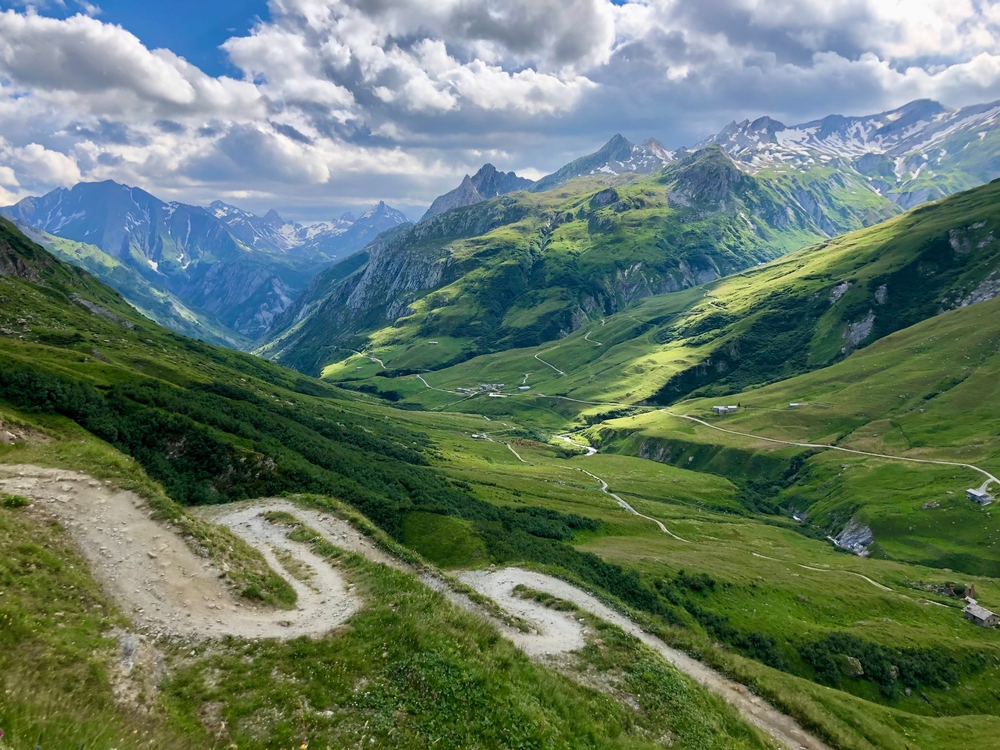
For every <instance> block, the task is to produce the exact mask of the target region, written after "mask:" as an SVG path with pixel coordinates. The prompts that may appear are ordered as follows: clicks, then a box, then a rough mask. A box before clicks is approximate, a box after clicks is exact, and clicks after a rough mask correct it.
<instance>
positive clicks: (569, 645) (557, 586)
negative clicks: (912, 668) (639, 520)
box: [461, 568, 830, 750]
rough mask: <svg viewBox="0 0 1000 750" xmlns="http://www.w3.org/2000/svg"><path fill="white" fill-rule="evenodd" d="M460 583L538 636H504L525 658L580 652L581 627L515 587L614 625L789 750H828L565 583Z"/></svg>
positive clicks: (533, 579) (506, 572)
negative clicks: (540, 593)
mask: <svg viewBox="0 0 1000 750" xmlns="http://www.w3.org/2000/svg"><path fill="white" fill-rule="evenodd" d="M461 578H462V580H463V581H464V582H465V583H467V584H469V585H470V586H472V587H473V588H474V589H476V590H477V591H478V592H479V593H481V594H483V595H485V596H488V597H490V598H491V599H493V600H494V601H496V602H497V603H499V604H500V605H501V606H502V607H504V608H505V609H508V610H509V611H511V612H515V613H517V614H518V615H519V616H521V617H522V618H524V619H525V620H527V621H528V622H529V623H531V624H532V625H534V626H535V628H536V629H537V630H538V631H539V633H538V634H537V635H536V634H531V633H529V634H521V635H520V637H517V636H514V637H511V636H508V637H511V639H512V640H514V642H515V643H516V644H517V645H518V646H519V647H521V648H522V649H523V650H524V651H525V652H526V653H528V654H529V655H532V656H536V657H538V656H554V655H558V654H561V653H567V652H569V651H573V650H575V649H578V648H580V647H581V646H582V644H583V643H584V631H583V624H582V623H581V622H580V621H579V620H577V619H576V618H574V617H573V616H572V613H562V612H555V611H553V610H550V609H548V608H546V607H543V606H542V605H541V604H538V603H537V602H534V601H530V600H525V599H521V598H520V597H518V596H515V595H514V594H513V593H512V590H513V588H514V586H516V585H517V584H523V585H525V586H527V587H529V588H533V589H536V590H538V591H545V592H547V593H549V594H552V595H553V596H557V597H559V598H560V599H563V600H565V601H569V602H573V603H574V604H576V605H577V606H578V607H580V608H581V609H583V610H586V611H587V612H590V613H591V614H593V615H595V616H597V617H599V618H601V619H602V620H605V621H606V622H610V623H612V624H613V625H617V626H618V627H620V628H621V629H622V630H624V631H625V632H626V633H628V634H630V635H632V636H635V637H636V638H638V639H639V640H640V641H642V642H643V643H644V644H646V645H647V646H649V647H650V648H652V649H653V650H654V651H656V652H657V653H659V654H660V655H661V656H663V658H664V659H666V660H667V661H668V662H670V663H671V664H673V665H674V666H675V667H676V668H677V669H678V670H680V671H681V672H683V673H684V674H686V675H688V676H689V677H691V678H692V679H693V680H695V681H696V682H698V683H700V684H701V685H703V686H704V687H706V688H707V689H709V690H711V691H712V692H713V693H716V694H717V695H719V696H721V697H722V698H724V699H725V700H726V701H727V702H729V703H730V704H732V705H733V706H734V707H735V708H736V709H737V710H738V711H739V712H740V714H741V715H742V716H743V718H744V719H746V720H747V721H749V722H750V723H751V724H753V725H754V726H756V727H758V728H760V729H761V730H763V731H764V732H766V733H767V734H769V735H770V736H771V737H773V738H774V739H776V740H778V741H779V742H781V743H782V744H784V745H785V746H786V747H788V748H790V749H791V750H830V748H829V746H828V745H826V744H825V743H823V742H821V741H820V740H819V739H817V738H816V737H813V736H812V735H811V734H809V733H808V732H806V731H805V730H804V729H803V728H802V727H801V726H799V724H798V722H796V721H795V720H794V719H792V718H791V717H790V716H786V715H785V714H783V713H781V712H780V711H778V710H777V709H775V708H773V707H772V706H771V705H770V704H769V703H767V702H766V701H765V700H763V699H762V698H760V697H758V696H756V695H754V694H753V693H751V692H750V691H749V690H748V689H747V688H746V687H745V686H743V685H741V684H739V683H738V682H734V681H732V680H730V679H728V678H726V677H723V676H722V675H721V674H719V673H718V672H716V671H715V670H714V669H712V668H711V667H708V666H706V665H705V664H702V663H701V662H700V661H698V660H697V659H694V658H692V657H690V656H688V655H687V654H685V653H684V652H683V651H678V650H677V649H675V648H671V647H670V646H668V645H667V644H665V643H664V642H663V641H661V640H660V639H659V638H656V637H655V636H652V635H650V634H649V633H647V632H645V631H644V630H643V629H642V628H640V627H639V626H638V625H637V624H636V623H634V622H632V620H630V619H628V618H627V617H625V616H624V615H622V614H620V613H619V612H616V611H615V610H613V609H611V608H610V607H608V606H607V605H606V604H604V603H602V602H600V601H599V600H597V599H595V598H594V597H593V596H591V595H590V594H587V593H585V592H583V591H581V590H580V589H578V588H576V587H575V586H572V585H570V584H568V583H566V582H565V581H561V580H559V579H558V578H553V577H551V576H547V575H544V574H542V573H535V572H533V571H528V570H521V569H520V568H505V569H503V570H498V571H470V572H468V573H465V574H463V575H462V576H461Z"/></svg>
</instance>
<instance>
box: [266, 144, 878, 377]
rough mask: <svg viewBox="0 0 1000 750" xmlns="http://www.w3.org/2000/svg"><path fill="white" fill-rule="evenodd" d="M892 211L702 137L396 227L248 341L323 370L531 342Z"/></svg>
mask: <svg viewBox="0 0 1000 750" xmlns="http://www.w3.org/2000/svg"><path fill="white" fill-rule="evenodd" d="M796 195H800V196H809V197H810V198H809V205H810V207H811V209H812V211H811V212H810V211H807V210H806V209H805V208H803V207H802V206H801V205H800V203H799V201H798V200H797V199H796V197H795V196H796ZM803 200H804V198H803ZM896 210H897V209H895V207H894V206H893V205H892V204H891V203H889V202H888V201H886V200H884V199H881V198H879V196H877V195H876V194H874V193H872V192H871V191H870V190H868V189H866V188H864V187H862V186H860V185H852V184H849V183H846V182H844V181H842V180H838V179H836V177H835V176H833V175H826V176H825V178H820V177H818V176H815V175H813V176H809V177H808V178H807V179H806V180H804V181H803V180H800V179H799V178H797V177H795V176H792V175H781V176H773V177H763V178H758V177H751V176H749V175H746V174H744V173H742V172H741V171H739V170H738V169H737V168H736V166H735V164H734V163H733V162H732V160H731V159H730V158H729V157H728V156H727V155H726V154H725V152H724V151H722V150H721V149H718V148H712V149H707V150H705V151H702V152H699V153H697V154H695V155H692V156H691V157H688V158H686V159H683V160H680V161H678V162H676V163H674V164H670V165H668V166H667V167H665V168H664V169H663V170H661V171H660V172H658V173H657V174H655V175H652V176H649V177H641V178H639V177H635V176H632V177H600V178H597V177H594V178H578V179H575V180H572V181H570V182H568V183H565V184H563V185H561V186H559V187H558V188H555V189H553V190H550V191H548V192H545V193H538V194H532V193H514V194H511V195H505V196H500V197H499V198H496V199H494V200H491V201H485V202H483V203H479V204H476V205H473V206H468V207H465V208H459V209H454V210H452V211H448V212H446V213H444V214H441V215H439V216H435V217H433V218H431V219H428V220H426V221H423V222H421V223H420V224H418V225H415V226H413V227H410V228H407V229H404V230H402V231H397V232H396V233H394V234H393V235H392V236H391V237H388V238H385V239H383V240H382V241H380V242H378V243H375V244H374V245H373V246H371V247H369V248H368V250H367V251H366V252H367V257H366V258H365V260H364V264H363V265H360V266H358V264H357V262H355V261H353V260H350V261H347V263H349V264H350V265H349V266H345V267H344V268H343V269H338V267H336V266H335V267H334V268H333V269H330V270H329V271H328V272H327V273H326V274H324V275H322V276H321V277H320V278H319V279H318V280H317V281H316V282H314V283H313V285H312V287H311V288H310V290H309V291H307V293H306V294H305V295H304V297H303V298H302V299H300V300H299V301H298V302H297V303H296V305H295V306H293V307H292V308H290V309H289V310H288V311H287V312H286V313H285V315H284V317H283V319H282V321H279V323H278V324H277V325H276V327H275V328H274V329H272V332H271V334H270V340H269V341H268V342H267V343H266V344H264V345H263V346H262V347H261V348H260V349H259V350H258V353H260V354H262V355H264V356H267V357H269V358H273V359H276V360H277V361H279V362H281V363H283V364H286V365H290V366H293V367H296V368H297V369H300V370H302V371H303V372H308V373H318V372H319V371H320V369H321V368H322V367H323V366H324V365H326V364H329V363H330V362H336V361H338V360H339V359H341V358H342V357H343V355H344V352H345V350H346V351H349V350H362V349H363V350H366V351H368V350H372V351H378V352H385V353H386V354H387V355H388V356H389V358H399V357H400V356H401V355H402V354H403V352H406V351H408V350H410V349H412V348H413V347H414V346H415V345H417V344H418V342H426V341H437V342H438V343H437V344H436V346H437V347H438V348H437V349H436V350H435V359H434V361H426V360H425V361H418V360H419V358H418V360H416V361H415V360H414V358H413V357H405V358H406V359H407V360H408V361H409V362H410V364H409V365H408V366H409V367H410V368H429V367H433V366H440V365H441V364H442V363H443V362H445V363H455V362H460V361H463V360H466V359H469V358H471V357H473V356H476V355H478V354H483V353H488V352H495V351H502V350H507V349H511V348H518V347H524V346H532V345H537V344H540V343H542V342H545V341H553V340H558V339H560V338H561V337H563V336H565V335H567V334H569V333H572V332H573V331H575V330H578V329H579V328H580V327H581V326H586V325H589V324H593V323H595V322H598V321H600V320H601V319H602V318H604V317H606V316H609V315H612V314H614V313H615V312H617V311H620V310H622V309H625V308H626V307H628V306H629V305H630V304H632V303H634V302H635V301H636V300H639V299H642V298H644V297H648V296H650V295H654V294H663V293H668V292H676V291H678V290H681V289H685V288H689V287H691V286H695V285H698V284H702V283H705V282H707V281H711V280H713V279H717V278H720V277H723V276H728V275H730V274H732V273H735V272H737V271H740V270H743V269H746V268H748V267H752V266H755V265H757V264H759V263H762V262H764V261H768V260H772V259H774V258H776V257H778V256H780V255H782V254H784V253H786V252H788V251H790V250H794V249H796V248H799V247H802V246H803V245H806V244H809V243H810V242H815V241H816V240H818V239H820V238H822V237H825V236H827V235H828V234H829V233H839V232H844V231H847V230H849V229H854V228H858V227H861V226H865V225H867V224H870V223H874V222H876V221H879V220H881V219H883V218H886V217H888V216H891V215H893V214H894V213H895V212H896ZM377 356H379V357H380V358H383V359H385V358H386V357H382V355H381V354H377Z"/></svg>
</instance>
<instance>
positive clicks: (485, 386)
mask: <svg viewBox="0 0 1000 750" xmlns="http://www.w3.org/2000/svg"><path fill="white" fill-rule="evenodd" d="M503 388H504V384H503V383H482V384H481V385H480V386H479V387H478V388H456V389H455V390H456V391H458V392H459V393H464V394H466V395H471V394H473V393H476V392H484V391H501V390H503Z"/></svg>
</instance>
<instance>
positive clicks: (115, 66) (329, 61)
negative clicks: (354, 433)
mask: <svg viewBox="0 0 1000 750" xmlns="http://www.w3.org/2000/svg"><path fill="white" fill-rule="evenodd" d="M918 98H932V99H936V100H938V101H941V102H942V103H944V104H946V105H948V106H952V107H959V106H964V105H968V104H974V103H980V102H987V101H994V100H997V99H1000V0H920V1H919V2H906V1H904V0H697V1H694V0H273V1H272V3H271V4H270V5H268V4H267V3H266V2H264V1H263V0H230V1H228V2H205V1H203V2H198V1H197V0H158V2H152V3H150V2H136V1H135V0H132V1H127V0H108V1H107V2H101V0H97V3H96V4H95V5H91V4H90V3H89V2H88V1H87V0H45V2H42V0H38V1H37V2H33V3H30V2H27V1H26V0H17V1H16V2H15V1H14V0H0V204H3V203H9V202H13V201H15V200H18V199H20V198H22V197H24V196H27V195H33V194H39V193H41V192H44V191H47V190H49V189H52V188H54V187H59V186H69V185H72V184H74V183H75V182H78V181H81V180H103V179H113V180H117V181H119V182H124V183H126V184H131V185H137V186H140V187H143V188H145V189H147V190H149V191H151V192H153V193H154V194H157V195H159V196H161V197H163V198H165V199H174V200H184V201H188V202H193V203H201V204H207V203H209V202H211V201H212V200H214V199H222V200H225V201H227V202H230V203H234V204H236V205H239V206H241V207H245V208H248V209H250V210H254V211H257V212H261V213H263V212H265V211H266V210H267V209H268V208H271V207H274V208H277V209H278V210H279V211H280V212H281V213H282V214H283V215H288V216H290V217H293V218H297V219H301V220H311V219H325V218H332V217H335V216H338V215H340V214H341V213H342V212H343V211H345V210H354V211H358V210H364V209H366V208H367V207H369V206H371V205H373V204H374V203H376V202H377V201H378V200H385V201H386V202H388V203H389V204H390V205H393V206H396V207H398V208H400V209H402V210H404V211H405V212H406V213H407V214H408V215H409V216H419V214H420V213H421V212H422V210H423V209H424V208H425V207H426V206H427V205H428V204H429V203H430V202H431V201H432V200H433V199H434V197H435V196H436V195H438V194H440V193H442V192H444V191H446V190H448V189H450V188H452V187H454V186H455V185H457V184H458V183H459V182H460V181H461V179H462V176H463V175H464V174H466V173H472V172H474V171H476V170H477V169H478V168H479V167H480V166H481V165H482V164H483V163H484V162H487V161H488V162H491V163H493V164H494V165H495V166H497V167H498V168H500V169H503V170H515V171H517V172H518V173H519V174H523V175H526V176H529V177H538V176H540V175H542V174H545V173H548V172H551V171H553V170H555V169H557V168H558V167H560V166H561V165H562V164H564V163H566V162H567V161H569V160H571V159H572V158H575V157H577V156H579V155H581V154H585V153H589V152H591V151H594V150H596V149H597V148H598V147H600V146H601V145H602V144H603V143H604V142H606V141H607V140H608V139H609V138H610V137H611V136H612V135H613V134H615V133H622V134H623V135H625V136H626V137H627V138H629V139H631V140H633V141H636V142H638V141H641V140H643V139H645V138H647V137H655V138H657V139H659V140H660V141H662V142H663V143H664V144H665V145H666V146H667V147H668V148H674V147H678V146H685V145H690V144H692V143H695V142H697V141H698V140H700V139H702V138H704V137H705V136H707V135H709V134H711V133H714V132H718V131H719V130H720V129H722V128H723V127H725V126H726V125H727V124H728V123H729V122H730V121H731V120H742V119H744V118H750V119H753V118H756V117H759V116H761V115H769V116H771V117H774V118H775V119H778V120H781V121H782V122H785V123H788V124H793V123H798V122H804V121H808V120H812V119H815V118H819V117H823V116H825V115H828V114H845V115H852V114H857V115H862V114H870V113H876V112H880V111H884V110H887V109H892V108H895V107H898V106H900V105H902V104H904V103H906V102H908V101H911V100H913V99H918Z"/></svg>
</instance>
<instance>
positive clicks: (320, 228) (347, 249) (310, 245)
mask: <svg viewBox="0 0 1000 750" xmlns="http://www.w3.org/2000/svg"><path fill="white" fill-rule="evenodd" d="M349 216H350V214H344V216H342V217H341V218H340V219H339V220H337V221H336V222H332V223H329V224H323V225H316V224H314V225H311V226H307V227H303V230H304V232H305V234H306V235H310V236H309V238H308V239H307V240H305V241H304V242H303V243H302V244H301V245H299V246H298V247H297V248H295V250H294V252H295V253H296V254H298V255H302V256H304V257H310V256H321V257H326V258H330V259H331V260H332V259H334V258H345V257H347V256H348V255H351V254H353V253H356V252H357V251H358V250H360V249H361V248H363V247H364V246H365V245H367V244H368V243H369V242H371V241H372V240H374V239H375V238H376V237H378V236H379V235H380V234H382V232H385V231H387V230H389V229H392V228H393V227H397V226H399V225H400V224H406V223H408V222H407V219H406V216H404V215H403V212H402V211H397V210H396V209H395V208H392V206H387V205H386V204H385V202H384V201H379V202H378V205H376V206H375V207H374V208H371V209H369V210H368V211H365V213H363V214H361V216H359V217H358V218H357V219H354V218H353V217H351V218H348V217H349Z"/></svg>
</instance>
